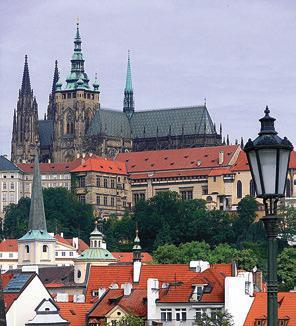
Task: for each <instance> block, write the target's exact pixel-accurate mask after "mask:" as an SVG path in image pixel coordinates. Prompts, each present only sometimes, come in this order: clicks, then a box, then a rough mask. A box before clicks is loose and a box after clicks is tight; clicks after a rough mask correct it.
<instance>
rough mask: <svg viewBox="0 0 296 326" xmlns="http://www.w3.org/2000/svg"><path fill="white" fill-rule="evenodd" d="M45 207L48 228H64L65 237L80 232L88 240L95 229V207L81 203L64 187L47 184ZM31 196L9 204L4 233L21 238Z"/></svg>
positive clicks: (9, 236)
mask: <svg viewBox="0 0 296 326" xmlns="http://www.w3.org/2000/svg"><path fill="white" fill-rule="evenodd" d="M43 196H44V208H45V216H46V221H47V230H48V232H54V233H59V232H64V235H65V236H66V237H77V236H79V237H80V238H82V239H83V240H85V241H87V242H88V239H89V234H90V232H91V231H92V229H93V214H92V207H91V205H88V204H83V203H80V202H79V201H78V200H77V199H76V197H75V196H74V195H72V193H71V192H70V191H68V190H67V189H65V188H47V189H44V190H43ZM30 202H31V200H30V199H29V198H21V199H20V201H19V202H18V204H17V205H14V204H11V205H9V206H8V209H7V212H6V214H5V219H4V236H5V237H7V238H19V237H21V236H22V235H24V234H25V232H27V226H28V218H29V210H30Z"/></svg>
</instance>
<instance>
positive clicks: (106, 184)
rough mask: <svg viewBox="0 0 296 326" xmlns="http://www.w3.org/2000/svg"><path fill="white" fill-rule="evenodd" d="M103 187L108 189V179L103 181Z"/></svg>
mask: <svg viewBox="0 0 296 326" xmlns="http://www.w3.org/2000/svg"><path fill="white" fill-rule="evenodd" d="M104 187H105V188H108V179H106V178H105V179H104Z"/></svg>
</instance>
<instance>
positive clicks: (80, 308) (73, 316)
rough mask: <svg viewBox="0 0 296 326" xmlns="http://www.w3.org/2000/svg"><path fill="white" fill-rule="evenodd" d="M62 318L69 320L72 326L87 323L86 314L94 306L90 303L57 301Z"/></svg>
mask: <svg viewBox="0 0 296 326" xmlns="http://www.w3.org/2000/svg"><path fill="white" fill-rule="evenodd" d="M56 305H57V306H58V307H59V308H60V315H61V316H62V318H64V319H66V320H68V321H69V322H70V325H71V326H81V325H86V315H87V313H88V312H89V310H90V309H91V307H92V306H93V304H90V303H76V302H56Z"/></svg>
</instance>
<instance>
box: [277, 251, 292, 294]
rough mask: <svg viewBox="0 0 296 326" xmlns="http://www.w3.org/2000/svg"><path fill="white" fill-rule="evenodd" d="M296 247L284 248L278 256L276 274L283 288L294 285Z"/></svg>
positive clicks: (289, 288)
mask: <svg viewBox="0 0 296 326" xmlns="http://www.w3.org/2000/svg"><path fill="white" fill-rule="evenodd" d="M295 266H296V248H295V247H292V248H285V249H284V250H283V251H282V252H281V253H280V254H279V256H278V276H279V279H280V281H281V282H282V284H281V288H282V289H283V290H292V289H293V288H294V287H295V286H296V269H295Z"/></svg>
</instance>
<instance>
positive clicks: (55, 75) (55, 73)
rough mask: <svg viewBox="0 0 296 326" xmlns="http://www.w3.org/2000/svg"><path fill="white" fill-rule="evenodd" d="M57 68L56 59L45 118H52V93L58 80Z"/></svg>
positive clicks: (53, 111)
mask: <svg viewBox="0 0 296 326" xmlns="http://www.w3.org/2000/svg"><path fill="white" fill-rule="evenodd" d="M59 78H60V75H59V69H58V61H57V60H56V61H55V67H54V74H53V81H52V88H51V93H50V94H49V101H48V108H47V120H53V119H54V114H55V101H54V93H55V89H56V84H57V82H58V81H59Z"/></svg>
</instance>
